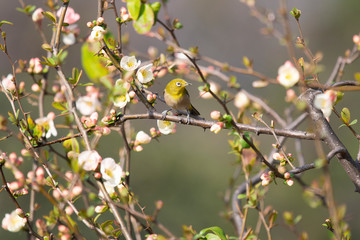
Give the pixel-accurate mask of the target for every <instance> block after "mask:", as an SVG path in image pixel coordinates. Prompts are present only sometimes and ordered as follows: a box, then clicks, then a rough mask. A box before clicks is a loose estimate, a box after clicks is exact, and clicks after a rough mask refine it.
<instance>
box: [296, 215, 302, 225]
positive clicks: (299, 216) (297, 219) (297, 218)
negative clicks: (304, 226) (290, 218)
mask: <svg viewBox="0 0 360 240" xmlns="http://www.w3.org/2000/svg"><path fill="white" fill-rule="evenodd" d="M301 219H302V216H301V215H297V216H296V218H295V219H294V224H297V223H298V222H300V221H301Z"/></svg>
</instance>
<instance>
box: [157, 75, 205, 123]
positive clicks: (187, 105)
mask: <svg viewBox="0 0 360 240" xmlns="http://www.w3.org/2000/svg"><path fill="white" fill-rule="evenodd" d="M187 85H191V84H190V83H188V82H186V81H185V80H183V79H180V78H176V79H174V80H172V81H170V82H169V83H168V84H167V85H166V88H165V90H164V98H165V102H166V104H167V105H168V106H169V107H171V108H172V109H175V110H180V111H186V113H187V122H188V123H189V121H190V114H191V115H194V116H199V115H200V113H199V111H198V110H196V109H195V108H194V106H193V105H192V104H191V102H190V95H189V93H188V91H187V90H186V88H185V87H186V86H187ZM165 116H166V115H165Z"/></svg>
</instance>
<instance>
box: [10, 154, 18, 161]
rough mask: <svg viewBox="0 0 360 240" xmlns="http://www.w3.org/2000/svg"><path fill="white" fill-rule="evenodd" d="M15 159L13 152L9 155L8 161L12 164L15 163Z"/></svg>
mask: <svg viewBox="0 0 360 240" xmlns="http://www.w3.org/2000/svg"><path fill="white" fill-rule="evenodd" d="M16 158H17V155H16V153H15V152H12V153H10V154H9V160H10V161H11V162H12V163H15V161H16Z"/></svg>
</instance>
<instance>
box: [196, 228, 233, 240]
mask: <svg viewBox="0 0 360 240" xmlns="http://www.w3.org/2000/svg"><path fill="white" fill-rule="evenodd" d="M207 232H212V233H208V234H206V233H207ZM205 234H206V235H205ZM204 237H205V239H219V240H227V238H226V235H225V233H224V231H223V230H222V229H221V228H219V227H217V226H214V227H209V228H204V229H202V230H201V231H200V232H199V234H196V235H195V236H194V239H200V238H204Z"/></svg>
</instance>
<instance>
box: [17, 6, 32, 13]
mask: <svg viewBox="0 0 360 240" xmlns="http://www.w3.org/2000/svg"><path fill="white" fill-rule="evenodd" d="M35 8H36V6H35V5H27V6H25V8H16V10H18V11H19V12H22V13H25V14H27V15H30V13H31V12H33V11H34V10H35Z"/></svg>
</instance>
